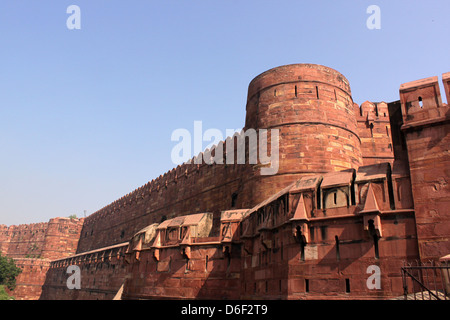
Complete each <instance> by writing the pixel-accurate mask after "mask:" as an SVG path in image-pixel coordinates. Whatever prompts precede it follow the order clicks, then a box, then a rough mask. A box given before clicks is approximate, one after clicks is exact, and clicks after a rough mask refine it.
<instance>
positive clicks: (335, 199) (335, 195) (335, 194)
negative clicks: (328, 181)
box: [333, 192, 337, 204]
mask: <svg viewBox="0 0 450 320" xmlns="http://www.w3.org/2000/svg"><path fill="white" fill-rule="evenodd" d="M333 203H334V204H337V192H334V194H333Z"/></svg>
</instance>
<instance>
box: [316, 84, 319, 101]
mask: <svg viewBox="0 0 450 320" xmlns="http://www.w3.org/2000/svg"><path fill="white" fill-rule="evenodd" d="M316 97H317V99H319V87H318V86H316Z"/></svg>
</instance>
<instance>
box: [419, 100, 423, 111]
mask: <svg viewBox="0 0 450 320" xmlns="http://www.w3.org/2000/svg"><path fill="white" fill-rule="evenodd" d="M419 106H420V107H421V108H423V101H422V97H419Z"/></svg>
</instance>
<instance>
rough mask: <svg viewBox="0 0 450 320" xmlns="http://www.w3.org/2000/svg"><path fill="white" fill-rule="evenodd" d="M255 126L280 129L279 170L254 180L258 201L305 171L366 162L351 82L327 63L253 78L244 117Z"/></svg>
mask: <svg viewBox="0 0 450 320" xmlns="http://www.w3.org/2000/svg"><path fill="white" fill-rule="evenodd" d="M250 128H254V129H279V168H278V172H277V173H276V174H275V175H273V176H264V177H263V176H259V177H257V178H256V179H254V181H255V182H256V183H254V186H253V195H254V199H253V200H254V201H256V202H259V201H263V200H264V199H265V198H267V197H268V196H269V195H270V194H273V191H274V186H276V187H278V188H281V187H284V186H286V185H287V184H288V183H289V182H293V181H294V180H296V179H299V178H300V177H301V176H303V175H309V174H315V173H325V172H330V171H340V170H345V169H350V168H358V167H359V166H360V165H361V164H362V160H361V141H360V138H359V136H358V133H357V122H356V117H355V111H354V106H353V99H352V96H351V90H350V85H349V82H348V80H347V79H346V78H345V77H344V76H343V75H342V74H340V73H339V72H337V71H336V70H333V69H331V68H328V67H325V66H321V65H313V64H294V65H286V66H281V67H277V68H273V69H270V70H268V71H266V72H264V73H262V74H260V75H259V76H257V77H256V78H254V79H253V80H252V82H251V83H250V85H249V89H248V98H247V114H246V121H245V130H247V129H250ZM268 149H269V150H270V148H268ZM261 179H264V183H259V182H260V181H261ZM255 197H256V198H258V199H256V198H255Z"/></svg>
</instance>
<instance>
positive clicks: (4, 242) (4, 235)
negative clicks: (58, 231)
mask: <svg viewBox="0 0 450 320" xmlns="http://www.w3.org/2000/svg"><path fill="white" fill-rule="evenodd" d="M47 229H48V223H47V222H43V223H32V224H21V225H18V226H16V225H12V226H5V225H1V226H0V249H1V253H2V254H3V255H7V256H9V257H11V258H31V257H35V258H38V257H42V249H43V247H44V241H45V236H46V233H47Z"/></svg>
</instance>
